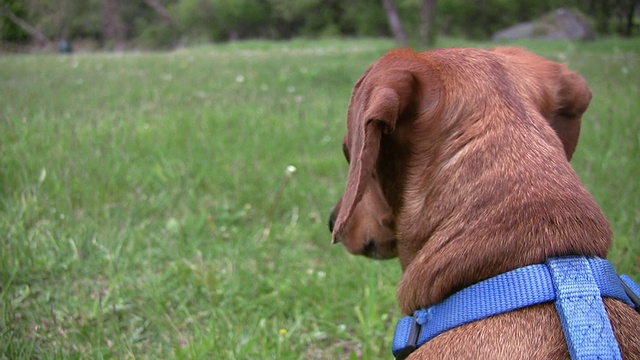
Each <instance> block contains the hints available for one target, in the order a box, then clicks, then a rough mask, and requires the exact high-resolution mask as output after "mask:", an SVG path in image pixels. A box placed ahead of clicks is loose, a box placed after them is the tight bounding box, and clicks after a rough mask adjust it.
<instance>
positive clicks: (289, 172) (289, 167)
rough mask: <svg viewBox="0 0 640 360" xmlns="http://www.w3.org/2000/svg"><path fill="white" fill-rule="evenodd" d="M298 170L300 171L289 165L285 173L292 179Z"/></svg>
mask: <svg viewBox="0 0 640 360" xmlns="http://www.w3.org/2000/svg"><path fill="white" fill-rule="evenodd" d="M296 170H298V169H296V167H295V166H293V165H289V166H287V171H286V172H285V175H287V177H291V176H293V173H295V172H296Z"/></svg>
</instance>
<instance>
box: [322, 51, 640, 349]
mask: <svg viewBox="0 0 640 360" xmlns="http://www.w3.org/2000/svg"><path fill="white" fill-rule="evenodd" d="M590 100H591V93H590V91H589V89H588V88H587V85H586V83H585V82H584V80H583V79H582V78H581V77H579V76H578V75H576V74H575V73H573V72H571V71H569V70H568V69H567V67H566V66H564V65H561V64H557V63H554V62H551V61H548V60H546V59H543V58H541V57H538V56H536V55H533V54H531V53H528V52H526V51H524V50H521V49H516V48H496V49H493V50H475V49H441V50H435V51H430V52H425V53H415V52H413V51H412V50H394V51H391V52H389V53H388V54H386V55H385V56H383V57H382V58H381V59H380V60H378V61H377V62H376V63H375V64H374V65H373V66H371V67H370V68H369V70H367V72H366V73H365V74H364V75H363V76H362V77H361V78H360V80H358V82H357V83H356V85H355V88H354V91H353V94H352V97H351V102H350V104H349V109H348V114H347V134H346V136H345V139H344V142H343V151H344V155H345V157H346V158H347V161H348V162H349V174H348V178H347V185H346V190H345V192H344V194H343V196H342V198H341V199H340V201H339V202H338V204H337V205H336V207H335V209H334V210H333V212H332V215H331V219H330V227H331V229H332V232H333V240H334V242H341V243H342V244H343V245H344V246H345V247H346V249H347V250H348V251H349V252H351V253H354V254H361V255H365V256H368V257H372V258H377V259H387V258H392V257H395V256H398V257H399V259H400V264H401V266H402V269H403V272H404V273H403V277H402V279H401V281H400V284H399V286H398V292H397V296H398V301H399V303H400V308H401V310H402V312H403V313H404V314H411V313H413V312H414V311H415V310H418V309H421V308H425V307H428V306H431V305H433V304H436V303H438V302H440V301H442V300H443V299H445V298H446V297H448V296H450V295H451V294H453V293H454V292H456V291H458V290H460V289H463V288H465V287H468V286H470V285H472V284H475V283H477V282H479V281H482V280H485V279H488V278H490V277H493V276H496V275H498V274H501V273H504V272H507V271H510V270H513V269H516V268H519V267H523V266H526V265H530V264H539V263H543V262H544V261H545V260H546V259H547V258H549V257H553V256H565V255H585V256H598V257H602V258H606V256H607V252H608V248H609V246H610V243H611V237H612V233H611V230H610V228H609V224H608V222H607V220H606V219H605V218H604V216H603V214H602V213H601V211H600V209H599V208H598V206H597V204H596V203H595V201H594V200H593V198H592V197H591V196H590V195H589V193H588V192H587V191H586V190H585V188H584V186H583V185H582V184H581V182H580V180H579V179H578V177H577V176H576V174H575V173H574V171H573V169H572V168H571V166H570V165H569V161H568V160H570V159H571V156H572V154H573V152H574V150H575V147H576V144H577V141H578V134H579V131H580V121H581V117H582V114H583V113H584V111H585V110H586V109H587V106H588V104H589V102H590ZM604 302H605V307H606V309H607V312H608V314H609V316H610V318H611V323H612V326H613V329H614V333H615V336H616V338H617V340H618V343H619V345H620V349H621V351H622V353H623V356H624V357H625V358H626V359H640V333H639V332H638V331H637V329H638V324H640V315H639V314H637V313H636V312H635V311H634V310H633V309H631V308H630V307H628V306H627V305H624V304H623V303H621V302H619V301H617V300H610V299H605V301H604ZM409 358H410V359H432V358H433V359H562V358H568V350H567V345H566V343H565V339H564V335H563V332H562V329H561V327H560V322H559V320H558V315H557V314H556V310H555V309H554V306H553V304H543V305H538V306H534V307H530V308H526V309H524V310H519V311H514V312H510V313H506V314H503V315H498V316H494V317H491V318H488V319H485V320H481V321H477V322H473V323H470V324H467V325H464V326H461V327H458V328H455V329H453V330H450V331H448V332H446V333H443V334H441V335H439V336H437V337H436V338H434V339H433V340H431V341H429V342H427V343H426V344H425V345H423V346H422V347H420V348H419V349H418V350H416V351H415V352H414V353H413V354H412V355H411V356H410V357H409Z"/></svg>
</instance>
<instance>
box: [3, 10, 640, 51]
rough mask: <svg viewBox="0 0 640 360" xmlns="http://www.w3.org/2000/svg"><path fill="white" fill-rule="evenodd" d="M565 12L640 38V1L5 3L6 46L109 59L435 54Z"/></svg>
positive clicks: (611, 31) (598, 26)
mask: <svg viewBox="0 0 640 360" xmlns="http://www.w3.org/2000/svg"><path fill="white" fill-rule="evenodd" d="M560 7H565V8H569V9H576V10H579V11H581V12H582V13H584V14H585V15H587V16H588V17H589V18H590V19H591V20H592V21H593V25H594V28H595V29H596V31H597V32H598V33H599V34H605V35H608V34H619V35H623V36H632V35H634V34H636V33H637V32H638V18H637V17H636V15H638V11H639V9H640V0H519V1H513V0H348V1H346V0H345V1H343V0H0V41H2V44H4V47H5V48H6V47H7V46H16V47H18V46H36V47H38V46H40V47H42V46H47V45H51V44H55V43H56V42H58V41H59V40H61V39H68V40H70V41H73V42H80V43H85V44H90V46H91V47H93V48H106V49H113V48H128V47H143V48H170V47H174V46H177V45H180V44H190V43H202V42H211V41H215V42H219V41H228V40H236V39H247V38H262V39H288V38H292V37H311V38H312V37H325V36H353V37H357V36H361V37H378V36H392V35H395V36H396V39H397V40H398V41H400V42H406V41H407V40H408V41H413V42H422V43H425V44H429V42H430V41H432V40H433V39H434V37H435V35H436V34H439V35H447V36H456V37H467V38H472V39H486V38H488V37H490V36H491V34H492V33H493V32H495V31H497V30H500V29H502V28H504V27H507V26H510V25H513V24H515V23H518V22H521V21H526V20H530V19H532V18H535V17H538V16H540V15H543V14H545V13H547V12H549V11H552V10H555V9H557V8H560ZM394 15H395V16H394ZM394 21H395V23H394ZM397 31H400V33H397ZM398 36H400V37H398ZM402 36H404V37H405V38H404V39H403V38H402ZM407 38H408V39H407Z"/></svg>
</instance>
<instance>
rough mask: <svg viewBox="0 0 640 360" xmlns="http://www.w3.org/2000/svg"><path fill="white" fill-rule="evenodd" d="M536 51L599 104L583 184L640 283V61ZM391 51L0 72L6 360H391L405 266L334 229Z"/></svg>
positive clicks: (15, 59)
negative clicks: (359, 122) (354, 92)
mask: <svg viewBox="0 0 640 360" xmlns="http://www.w3.org/2000/svg"><path fill="white" fill-rule="evenodd" d="M439 45H441V46H452V45H456V46H457V45H470V46H476V47H488V46H492V44H486V43H471V44H466V43H463V42H460V41H454V40H446V39H444V40H442V41H441V42H440V44H439ZM519 45H522V46H526V47H527V48H529V49H532V50H533V51H535V52H537V53H539V54H541V55H543V56H547V57H549V58H550V59H553V60H558V61H565V62H568V63H569V65H570V66H571V68H572V69H574V70H576V71H578V72H579V73H581V74H582V75H583V76H584V77H585V78H586V79H587V81H588V83H589V84H590V87H591V89H592V91H593V93H594V99H593V102H592V105H591V107H590V109H589V111H588V112H587V114H586V115H585V118H584V123H583V131H582V136H581V140H580V144H579V147H578V150H577V153H576V155H575V157H574V160H573V166H574V168H575V169H576V171H577V173H578V175H579V176H580V177H581V179H582V180H583V182H584V183H585V185H586V186H587V188H588V189H589V190H590V191H591V192H592V194H593V195H594V196H595V198H596V200H597V201H598V203H599V204H600V205H601V206H602V208H603V211H604V213H605V214H606V215H607V217H608V218H609V220H610V221H611V223H612V226H613V228H614V232H615V243H614V245H613V248H612V252H611V254H610V260H611V261H612V262H613V263H614V264H615V265H616V266H617V268H618V270H619V271H620V272H625V273H628V274H630V275H632V276H633V277H634V278H635V279H636V280H640V242H639V241H638V238H639V234H638V232H639V228H640V181H639V180H638V179H640V166H639V165H640V121H639V118H638V114H640V101H639V100H640V40H638V39H636V40H627V41H623V40H601V41H598V42H594V43H587V44H570V43H562V42H558V43H542V42H526V43H520V44H519ZM391 47H392V43H390V42H387V41H377V40H323V41H308V42H307V41H301V40H298V41H292V42H282V43H273V42H272V43H269V42H242V43H235V44H230V45H224V46H203V47H197V48H190V49H183V50H179V51H175V52H171V53H130V54H100V53H99V54H75V55H72V56H57V55H15V56H4V57H0V245H1V247H0V313H1V318H0V359H34V358H37V359H102V358H108V359H110V358H120V359H158V358H168V359H174V358H175V359H337V358H341V359H356V358H361V359H383V358H389V357H390V356H389V355H390V343H391V337H392V333H393V327H394V325H395V322H396V321H397V319H398V318H399V317H400V313H399V311H398V310H397V307H396V300H395V285H396V283H397V281H398V279H399V277H400V275H401V272H400V269H399V265H398V263H397V261H386V262H375V261H371V260H366V259H364V258H361V257H354V256H350V255H347V254H346V252H345V251H344V250H343V249H342V248H341V247H339V246H331V244H330V234H329V232H328V230H327V229H326V225H325V224H326V218H327V215H328V213H329V211H330V209H331V208H332V206H333V205H334V203H335V201H336V200H337V199H338V197H339V195H340V194H341V191H342V189H343V186H344V183H345V179H346V171H347V167H346V163H345V162H344V160H343V158H342V153H341V150H340V142H341V138H342V136H343V132H344V129H345V122H344V121H345V111H346V107H347V104H348V100H349V96H350V92H351V89H352V86H353V84H354V82H355V81H356V80H357V79H358V77H359V76H360V75H361V74H362V73H363V72H364V71H365V70H366V68H367V66H368V65H369V64H370V63H371V62H373V61H374V60H375V59H376V58H378V57H379V56H380V55H382V54H383V53H384V52H385V51H386V50H388V49H389V48H391ZM289 166H294V167H295V169H296V171H295V172H291V170H292V169H291V168H288V167H289ZM288 169H289V171H288Z"/></svg>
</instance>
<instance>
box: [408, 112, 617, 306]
mask: <svg viewBox="0 0 640 360" xmlns="http://www.w3.org/2000/svg"><path fill="white" fill-rule="evenodd" d="M494 125H495V126H497V127H500V126H501V125H500V124H499V123H497V124H493V125H492V126H494ZM535 126H536V127H538V128H537V129H536V130H535V131H531V129H529V130H527V131H512V132H510V131H509V130H505V129H497V128H496V129H495V131H492V130H486V129H485V131H484V132H483V135H482V136H481V137H473V138H470V139H464V136H459V134H458V135H457V137H458V139H457V140H455V141H453V143H454V145H447V148H446V149H444V150H442V151H440V152H439V153H438V154H439V155H438V156H437V157H436V158H434V159H433V161H431V163H430V164H427V166H423V168H424V171H423V172H420V173H418V172H416V173H414V174H412V176H413V178H409V179H407V186H406V187H407V189H406V191H407V195H408V196H406V198H405V201H404V204H403V207H402V209H401V214H400V216H399V217H398V218H399V219H402V222H400V223H398V224H397V233H398V239H399V245H398V250H399V257H400V262H401V264H402V267H403V270H404V274H403V278H402V280H401V282H400V285H399V287H398V300H399V303H400V307H401V310H402V312H403V313H405V314H410V313H412V312H413V311H415V310H417V309H421V308H425V307H428V306H430V305H433V304H436V303H438V302H440V301H442V300H443V299H445V298H446V297H448V296H450V295H451V294H453V293H454V292H456V291H458V290H461V289H463V288H465V287H467V286H470V285H472V284H474V283H477V282H479V281H482V280H485V279H487V278H490V277H493V276H496V275H498V274H501V273H504V272H507V271H509V270H513V269H515V268H519V267H522V266H526V265H529V264H536V263H541V262H543V261H544V260H545V259H547V258H549V257H551V256H563V255H573V254H576V255H588V256H600V257H606V253H607V251H608V247H609V244H610V241H611V230H610V228H609V224H608V222H607V221H606V219H605V218H604V216H603V215H602V213H601V211H600V209H599V208H598V206H597V204H596V203H595V201H594V200H593V198H592V197H591V195H589V193H588V192H587V191H586V190H585V188H584V187H583V185H582V184H581V182H580V180H579V179H578V178H577V176H576V174H575V173H574V171H573V170H572V168H571V166H570V165H569V163H568V161H567V160H566V157H565V154H564V152H563V150H562V145H561V143H560V141H559V140H558V138H557V137H556V136H555V134H554V133H553V130H552V129H551V128H550V127H549V126H547V125H546V123H545V122H544V119H539V121H537V122H536V124H535ZM540 133H542V135H543V136H540ZM531 134H533V135H531ZM434 141H436V140H435V139H434ZM456 141H457V142H458V143H459V144H460V145H459V146H456V145H455V143H456ZM449 143H451V141H449ZM425 144H426V145H425V146H430V147H432V148H431V149H424V150H423V149H415V150H416V152H418V153H420V151H432V150H433V146H434V145H433V143H429V142H425ZM417 146H419V145H417ZM408 166H409V167H412V168H413V169H416V168H417V166H416V164H408ZM414 224H425V226H420V227H417V226H414Z"/></svg>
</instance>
